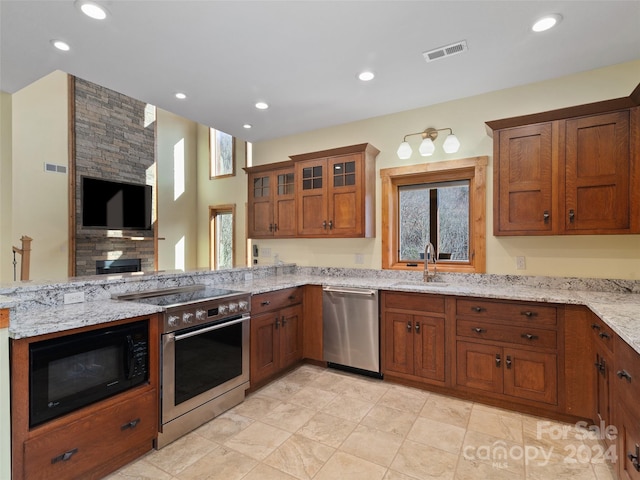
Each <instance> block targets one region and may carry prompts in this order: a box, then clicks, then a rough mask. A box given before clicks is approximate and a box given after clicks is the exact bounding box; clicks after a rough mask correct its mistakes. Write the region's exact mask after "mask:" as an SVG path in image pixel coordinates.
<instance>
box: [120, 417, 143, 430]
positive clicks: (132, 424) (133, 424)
mask: <svg viewBox="0 0 640 480" xmlns="http://www.w3.org/2000/svg"><path fill="white" fill-rule="evenodd" d="M139 423H140V419H139V418H136V419H135V420H131V421H130V422H129V423H125V424H124V425H122V426H121V427H120V430H128V429H130V428H136V426H137V425H138V424H139Z"/></svg>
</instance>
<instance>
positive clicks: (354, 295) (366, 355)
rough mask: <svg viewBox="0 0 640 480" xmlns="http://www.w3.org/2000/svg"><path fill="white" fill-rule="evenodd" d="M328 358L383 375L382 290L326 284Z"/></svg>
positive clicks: (331, 363) (334, 363)
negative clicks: (381, 364) (380, 304)
mask: <svg viewBox="0 0 640 480" xmlns="http://www.w3.org/2000/svg"><path fill="white" fill-rule="evenodd" d="M322 321H323V332H324V333H323V345H324V352H323V353H324V361H326V362H328V363H329V366H337V367H349V368H352V369H357V370H360V371H362V373H367V374H370V375H373V376H377V377H380V376H381V374H380V320H379V318H378V291H377V290H371V289H368V288H366V289H363V288H345V287H324V288H323V296H322Z"/></svg>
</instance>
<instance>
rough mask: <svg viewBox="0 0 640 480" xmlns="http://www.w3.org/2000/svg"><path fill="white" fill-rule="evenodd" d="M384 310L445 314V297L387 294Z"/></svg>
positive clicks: (424, 294) (385, 295) (426, 294)
mask: <svg viewBox="0 0 640 480" xmlns="http://www.w3.org/2000/svg"><path fill="white" fill-rule="evenodd" d="M384 308H398V309H401V310H415V311H417V312H421V313H424V312H429V313H444V297H443V296H441V295H431V294H428V293H395V292H394V293H389V292H385V294H384Z"/></svg>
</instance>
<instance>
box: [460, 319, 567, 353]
mask: <svg viewBox="0 0 640 480" xmlns="http://www.w3.org/2000/svg"><path fill="white" fill-rule="evenodd" d="M457 334H458V336H460V337H470V338H481V339H483V340H492V341H496V342H505V343H512V344H517V345H532V346H536V347H541V348H554V349H555V348H557V338H556V336H557V335H556V332H555V331H554V330H542V329H539V328H527V327H520V326H516V327H507V326H505V325H499V324H495V323H488V322H478V321H473V320H458V322H457Z"/></svg>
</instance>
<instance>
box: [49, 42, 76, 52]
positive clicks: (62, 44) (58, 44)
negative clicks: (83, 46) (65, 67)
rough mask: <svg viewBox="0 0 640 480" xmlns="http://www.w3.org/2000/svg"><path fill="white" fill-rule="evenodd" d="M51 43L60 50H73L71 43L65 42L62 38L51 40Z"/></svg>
mask: <svg viewBox="0 0 640 480" xmlns="http://www.w3.org/2000/svg"><path fill="white" fill-rule="evenodd" d="M51 45H53V46H54V47H56V48H57V49H58V50H62V51H63V52H68V51H69V50H71V47H70V46H69V44H68V43H66V42H63V41H62V40H51Z"/></svg>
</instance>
